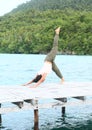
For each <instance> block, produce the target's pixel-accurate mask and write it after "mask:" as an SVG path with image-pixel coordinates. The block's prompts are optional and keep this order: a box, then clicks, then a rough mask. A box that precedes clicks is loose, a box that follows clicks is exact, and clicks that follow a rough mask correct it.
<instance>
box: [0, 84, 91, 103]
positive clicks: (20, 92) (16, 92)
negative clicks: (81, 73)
mask: <svg viewBox="0 0 92 130" xmlns="http://www.w3.org/2000/svg"><path fill="white" fill-rule="evenodd" d="M79 96H92V82H65V83H63V84H56V83H50V84H41V85H40V86H39V87H37V88H29V87H28V86H27V87H25V86H13V85H10V86H7V85H6V86H0V103H4V102H19V101H24V100H26V99H37V100H39V99H44V98H45V99H49V98H64V97H66V98H68V97H79Z"/></svg>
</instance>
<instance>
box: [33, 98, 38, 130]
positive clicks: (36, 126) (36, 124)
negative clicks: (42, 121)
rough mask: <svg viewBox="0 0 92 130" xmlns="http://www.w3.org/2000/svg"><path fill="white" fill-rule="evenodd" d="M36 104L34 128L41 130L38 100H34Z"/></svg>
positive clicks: (34, 104)
mask: <svg viewBox="0 0 92 130" xmlns="http://www.w3.org/2000/svg"><path fill="white" fill-rule="evenodd" d="M32 104H33V106H34V130H39V115H38V100H33V101H32Z"/></svg>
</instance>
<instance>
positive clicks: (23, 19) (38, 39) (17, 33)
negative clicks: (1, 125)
mask: <svg viewBox="0 0 92 130" xmlns="http://www.w3.org/2000/svg"><path fill="white" fill-rule="evenodd" d="M58 26H60V27H61V32H60V39H59V52H60V53H61V54H78V55H80V54H81V55H84V54H85V55H87V54H89V55H92V0H87V1H86V0H58V2H57V0H31V1H30V2H27V3H26V4H22V5H21V6H19V7H18V8H17V9H15V10H13V11H12V12H10V13H9V14H7V15H5V16H3V17H0V52H1V53H47V52H49V51H50V49H51V47H52V43H53V36H54V30H55V29H56V27H58Z"/></svg>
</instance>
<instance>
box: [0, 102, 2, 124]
mask: <svg viewBox="0 0 92 130" xmlns="http://www.w3.org/2000/svg"><path fill="white" fill-rule="evenodd" d="M0 108H1V103H0ZM1 124H2V116H1V114H0V126H1Z"/></svg>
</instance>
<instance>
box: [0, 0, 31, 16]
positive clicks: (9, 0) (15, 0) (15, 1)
mask: <svg viewBox="0 0 92 130" xmlns="http://www.w3.org/2000/svg"><path fill="white" fill-rule="evenodd" d="M27 1H30V0H0V16H3V15H4V14H6V13H9V12H10V11H12V10H13V9H14V8H16V7H17V6H18V5H20V4H23V3H26V2H27Z"/></svg>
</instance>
